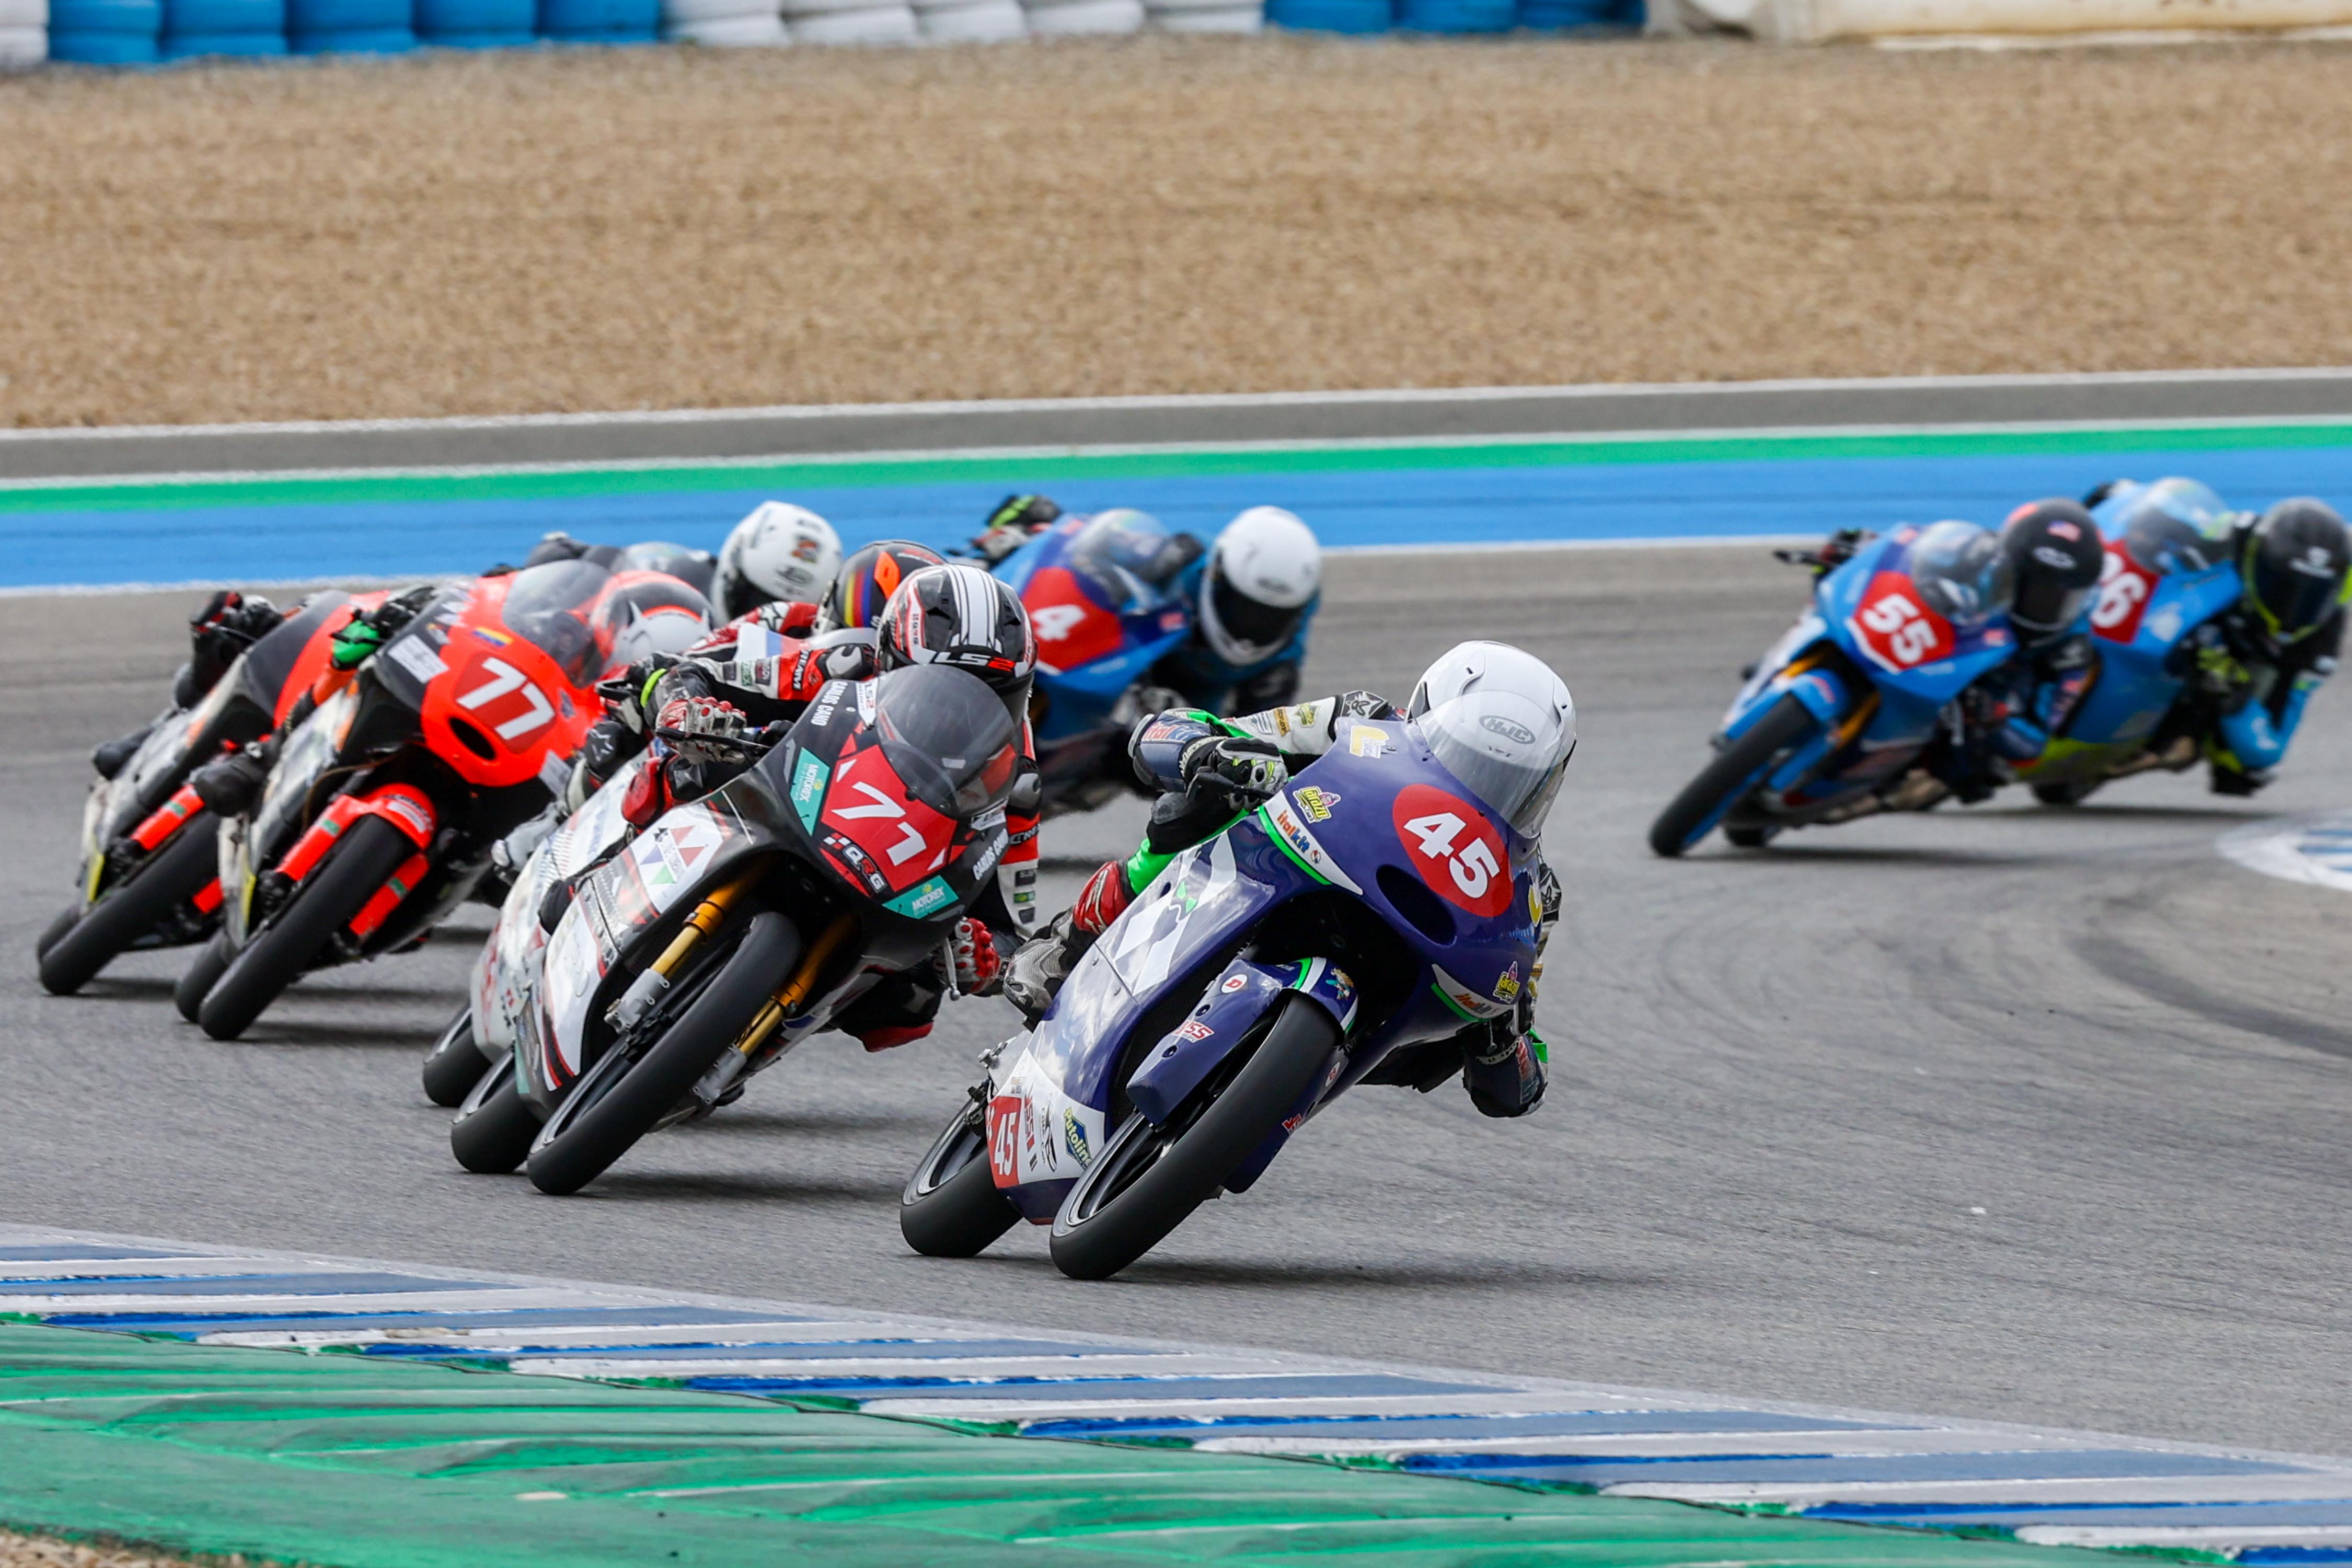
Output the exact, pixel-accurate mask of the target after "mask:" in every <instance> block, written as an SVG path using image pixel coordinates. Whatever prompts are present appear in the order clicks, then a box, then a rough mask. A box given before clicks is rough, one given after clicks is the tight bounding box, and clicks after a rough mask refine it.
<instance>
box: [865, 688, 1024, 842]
mask: <svg viewBox="0 0 2352 1568" xmlns="http://www.w3.org/2000/svg"><path fill="white" fill-rule="evenodd" d="M874 727H875V729H876V731H877V732H878V733H879V734H880V735H881V737H882V754H883V755H884V756H886V757H887V758H888V759H889V760H890V765H891V767H892V768H894V769H895V770H897V772H898V777H899V779H900V780H901V781H902V782H903V783H904V784H906V786H907V788H908V790H909V791H910V792H911V793H912V794H913V795H915V797H916V798H917V799H919V800H920V801H921V802H922V803H923V804H924V805H928V806H929V807H930V808H931V809H932V810H934V811H937V812H940V814H942V815H943V816H952V817H956V818H959V819H961V820H966V821H968V820H970V819H971V817H973V816H977V815H979V814H980V813H981V812H982V811H984V810H986V809H987V808H988V807H990V806H992V805H1003V803H1004V799H1005V797H1006V796H1007V795H1010V794H1011V793H1012V790H1013V773H1014V771H1015V769H1016V768H1017V766H1018V765H1019V763H1020V752H1019V742H1020V736H1019V734H1018V733H1017V732H1016V731H1014V729H1013V717H1012V715H1011V714H1009V713H1007V712H1006V711H1005V710H1004V703H1003V700H1002V699H1000V698H999V697H998V696H997V695H996V693H995V692H994V691H992V690H991V689H989V685H988V683H987V682H986V681H984V680H982V679H980V677H978V676H976V675H974V674H972V673H971V671H970V670H965V669H958V668H954V667H953V666H951V665H943V664H915V665H908V666H907V667H906V668H903V669H894V670H892V671H890V672H889V673H888V674H887V675H885V676H883V677H882V678H881V679H880V682H879V684H878V685H877V689H876V692H875V715H874Z"/></svg>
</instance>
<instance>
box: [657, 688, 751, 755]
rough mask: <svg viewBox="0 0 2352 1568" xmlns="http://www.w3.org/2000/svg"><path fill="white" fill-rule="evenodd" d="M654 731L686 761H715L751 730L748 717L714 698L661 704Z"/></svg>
mask: <svg viewBox="0 0 2352 1568" xmlns="http://www.w3.org/2000/svg"><path fill="white" fill-rule="evenodd" d="M654 725H655V729H656V731H657V732H658V733H659V734H660V736H661V738H662V739H663V740H665V741H667V742H669V744H670V748H671V750H672V751H673V752H676V753H677V755H678V756H680V757H683V758H685V759H686V760H687V761H688V762H697V763H702V762H716V761H718V760H719V759H720V758H721V757H724V756H727V755H730V753H732V752H734V751H735V750H736V749H737V746H736V744H735V743H739V742H742V741H743V740H744V739H745V738H746V737H747V736H749V735H750V733H751V715H750V714H748V713H746V712H744V711H743V710H741V709H740V708H738V707H736V706H735V704H733V703H732V702H722V701H720V700H719V699H718V698H716V697H673V698H671V699H670V700H668V701H667V702H665V703H663V704H662V709H661V712H660V714H659V715H658V716H657V717H656V720H655V721H654Z"/></svg>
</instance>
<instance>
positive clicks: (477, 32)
mask: <svg viewBox="0 0 2352 1568" xmlns="http://www.w3.org/2000/svg"><path fill="white" fill-rule="evenodd" d="M416 38H417V41H418V42H419V43H423V44H429V45H431V46H432V47H435V48H441V49H509V48H519V47H523V46H526V45H529V44H533V43H536V42H538V41H539V0H416Z"/></svg>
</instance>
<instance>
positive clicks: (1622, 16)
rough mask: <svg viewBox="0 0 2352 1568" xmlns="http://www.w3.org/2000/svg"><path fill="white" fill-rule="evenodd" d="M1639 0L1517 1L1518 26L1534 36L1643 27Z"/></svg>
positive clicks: (1641, 8)
mask: <svg viewBox="0 0 2352 1568" xmlns="http://www.w3.org/2000/svg"><path fill="white" fill-rule="evenodd" d="M1642 10H1643V7H1642V4H1641V0H1519V26H1522V27H1525V28H1527V29H1528V30H1529V31H1530V32H1537V33H1575V32H1584V31H1589V30H1593V29H1601V28H1606V29H1612V30H1614V29H1624V28H1636V29H1638V28H1639V27H1640V26H1642Z"/></svg>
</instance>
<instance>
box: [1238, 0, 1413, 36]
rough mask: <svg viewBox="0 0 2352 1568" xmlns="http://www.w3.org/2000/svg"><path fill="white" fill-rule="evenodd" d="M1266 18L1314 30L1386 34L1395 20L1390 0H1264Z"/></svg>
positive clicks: (1278, 23) (1319, 31) (1275, 23)
mask: <svg viewBox="0 0 2352 1568" xmlns="http://www.w3.org/2000/svg"><path fill="white" fill-rule="evenodd" d="M1265 19H1266V20H1267V21H1269V22H1271V23H1273V24H1274V25H1275V26H1277V27H1300V28H1304V29H1306V30H1307V31H1309V32H1316V33H1385V32H1387V31H1388V30H1389V28H1390V26H1391V25H1392V24H1393V23H1394V22H1395V20H1396V18H1395V16H1393V14H1392V13H1391V10H1390V4H1389V0H1265Z"/></svg>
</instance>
